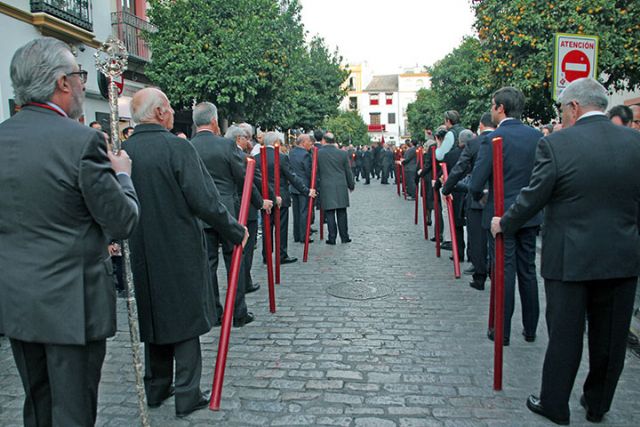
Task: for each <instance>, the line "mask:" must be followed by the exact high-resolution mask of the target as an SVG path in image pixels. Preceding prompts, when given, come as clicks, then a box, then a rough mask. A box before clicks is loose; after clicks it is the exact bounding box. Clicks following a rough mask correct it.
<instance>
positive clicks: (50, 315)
mask: <svg viewBox="0 0 640 427" xmlns="http://www.w3.org/2000/svg"><path fill="white" fill-rule="evenodd" d="M10 73H11V81H12V83H13V88H14V91H15V95H16V101H17V103H19V104H20V105H22V109H21V111H20V112H19V113H17V114H16V115H15V116H13V117H11V118H10V119H8V120H7V121H5V122H4V123H2V124H0V153H2V155H0V235H1V236H2V239H1V240H2V244H0V271H2V274H1V275H0V333H4V334H5V335H6V336H8V337H9V338H10V340H11V349H12V351H13V356H14V359H15V362H16V367H17V369H18V372H19V373H20V378H21V379H22V384H23V387H24V391H25V404H24V425H25V426H44V425H49V426H50V425H54V426H92V425H94V424H95V420H96V412H97V398H98V383H99V381H100V371H101V368H102V363H103V361H104V357H105V352H106V338H108V337H111V336H113V335H114V334H115V332H116V295H115V289H114V286H113V269H112V265H111V259H110V257H109V253H108V251H107V247H108V245H109V241H110V240H109V239H126V238H127V237H128V236H129V234H130V233H131V232H132V230H133V228H134V227H135V225H136V223H137V221H138V210H139V209H138V200H137V197H136V193H135V191H134V189H133V184H132V183H131V178H130V172H131V161H130V159H129V157H128V156H127V154H126V153H125V152H124V151H121V152H120V154H119V155H114V154H112V153H111V152H109V151H108V150H107V147H106V143H105V138H104V137H103V135H102V132H99V131H96V130H95V129H91V128H89V127H87V126H82V125H81V124H80V123H78V121H77V119H78V118H79V117H80V116H81V115H82V103H83V101H84V90H85V88H84V84H85V82H86V77H87V72H86V71H83V70H81V69H80V67H79V65H78V64H77V63H76V61H75V58H74V56H73V55H72V53H71V51H70V50H69V46H68V45H67V44H65V43H63V42H61V41H59V40H57V39H53V38H48V37H45V38H39V39H36V40H33V41H31V42H29V43H27V44H26V45H25V46H23V47H21V48H20V49H18V51H16V53H15V54H14V56H13V59H12V60H11V66H10Z"/></svg>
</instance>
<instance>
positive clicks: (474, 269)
mask: <svg viewBox="0 0 640 427" xmlns="http://www.w3.org/2000/svg"><path fill="white" fill-rule="evenodd" d="M462 272H463V273H464V274H466V275H468V276H469V275H471V274H473V273H475V272H476V268H475V267H474V266H473V265H472V266H471V267H469V268H465V269H464V270H462Z"/></svg>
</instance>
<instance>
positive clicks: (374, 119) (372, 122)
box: [369, 113, 380, 125]
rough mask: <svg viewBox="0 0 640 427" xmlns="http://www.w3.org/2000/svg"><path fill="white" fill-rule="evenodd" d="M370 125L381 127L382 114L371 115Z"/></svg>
mask: <svg viewBox="0 0 640 427" xmlns="http://www.w3.org/2000/svg"><path fill="white" fill-rule="evenodd" d="M369 124H370V125H379V124H380V113H370V114H369Z"/></svg>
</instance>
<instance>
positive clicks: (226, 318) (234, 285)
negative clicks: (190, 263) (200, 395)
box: [209, 159, 256, 411]
mask: <svg viewBox="0 0 640 427" xmlns="http://www.w3.org/2000/svg"><path fill="white" fill-rule="evenodd" d="M255 170H256V162H255V160H253V159H247V173H246V175H245V177H244V186H243V188H242V203H241V204H240V215H239V217H238V222H239V223H240V224H242V225H247V217H248V216H249V204H250V203H251V191H252V187H253V175H254V172H255ZM241 262H242V244H239V245H236V246H235V247H234V248H233V255H232V256H231V271H230V272H229V284H228V286H227V296H226V299H225V303H224V315H223V316H222V328H221V330H220V341H219V342H218V355H217V357H216V367H215V370H214V374H213V386H212V388H211V401H210V402H209V409H211V410H212V411H218V410H219V409H220V399H221V398H222V383H223V382H224V370H225V367H226V366H227V352H228V351H229V336H230V335H231V323H232V322H233V306H234V304H235V300H236V293H237V291H238V277H239V275H240V263H241Z"/></svg>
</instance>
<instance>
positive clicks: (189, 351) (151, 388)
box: [144, 337, 202, 412]
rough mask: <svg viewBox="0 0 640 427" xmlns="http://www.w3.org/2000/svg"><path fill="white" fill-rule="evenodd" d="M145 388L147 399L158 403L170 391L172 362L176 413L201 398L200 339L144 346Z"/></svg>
mask: <svg viewBox="0 0 640 427" xmlns="http://www.w3.org/2000/svg"><path fill="white" fill-rule="evenodd" d="M144 355H145V364H144V367H145V374H144V388H145V391H146V393H147V402H148V403H150V404H157V403H160V402H162V401H163V400H164V399H165V398H166V397H167V396H168V394H169V388H170V387H171V383H172V382H173V362H174V360H175V366H176V373H175V376H176V381H175V384H176V385H175V390H176V412H187V411H189V410H190V409H192V408H193V407H194V406H195V405H196V403H198V401H199V400H200V396H201V395H202V392H201V391H200V376H201V375H202V356H201V354H200V339H199V338H198V337H196V338H191V339H188V340H186V341H182V342H179V343H175V344H162V345H159V344H149V343H145V345H144Z"/></svg>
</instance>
